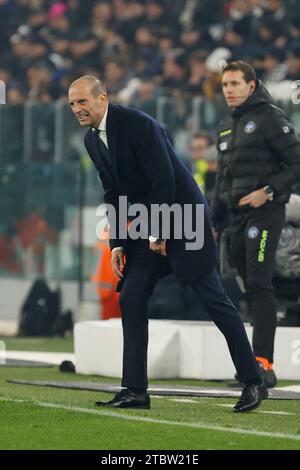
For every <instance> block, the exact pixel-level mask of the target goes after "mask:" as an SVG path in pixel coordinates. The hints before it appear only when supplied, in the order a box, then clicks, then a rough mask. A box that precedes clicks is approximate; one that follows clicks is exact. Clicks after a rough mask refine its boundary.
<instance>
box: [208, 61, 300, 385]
mask: <svg viewBox="0 0 300 470" xmlns="http://www.w3.org/2000/svg"><path fill="white" fill-rule="evenodd" d="M222 88H223V94H224V97H225V100H226V102H227V105H228V106H229V107H230V108H231V109H232V114H231V116H230V118H228V119H227V120H225V122H224V123H223V124H222V126H221V129H220V132H219V140H218V147H219V174H218V177H217V182H216V188H215V192H214V197H213V200H212V223H213V229H214V231H215V234H217V232H218V231H219V230H220V227H221V226H222V224H223V223H224V219H225V217H226V215H227V216H228V217H227V222H228V221H229V227H230V228H229V233H230V257H231V260H232V262H233V264H234V265H235V266H236V268H237V269H238V272H239V274H240V276H241V277H242V279H243V281H244V284H245V287H246V291H247V294H248V299H249V304H250V306H251V312H252V316H253V349H254V354H255V356H256V359H257V361H258V363H259V365H260V367H261V368H262V372H263V375H264V378H265V381H266V383H267V385H268V386H269V387H274V386H275V384H276V376H275V373H274V371H273V368H272V364H273V351H274V337H275V330H276V301H275V297H274V293H273V288H272V271H273V268H274V261H275V253H276V249H277V245H278V241H279V237H280V233H281V230H282V228H283V225H284V220H285V203H286V202H287V201H288V200H289V197H290V193H291V187H292V185H293V184H294V183H296V182H297V181H299V178H300V142H299V140H298V138H297V137H296V135H295V133H294V129H293V127H292V126H291V124H290V123H289V121H288V120H287V118H286V116H285V115H284V113H283V112H282V111H281V110H280V109H279V108H277V107H276V106H275V105H274V103H273V100H272V98H271V96H270V95H269V93H268V91H267V90H266V88H265V87H264V85H263V84H262V83H261V82H259V81H257V79H256V74H255V71H254V69H253V68H252V67H251V66H250V65H249V64H247V63H245V62H242V61H237V62H231V63H229V64H227V66H226V67H225V68H224V70H223V74H222Z"/></svg>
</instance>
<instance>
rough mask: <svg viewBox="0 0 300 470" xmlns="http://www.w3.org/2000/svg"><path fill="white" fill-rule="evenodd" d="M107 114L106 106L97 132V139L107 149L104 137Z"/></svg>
mask: <svg viewBox="0 0 300 470" xmlns="http://www.w3.org/2000/svg"><path fill="white" fill-rule="evenodd" d="M107 112H108V106H107V108H106V111H105V114H104V116H103V118H102V121H101V122H100V124H99V126H98V130H99V131H100V132H99V137H100V139H101V140H102V142H103V143H104V145H105V147H106V148H108V143H107V135H106V119H107Z"/></svg>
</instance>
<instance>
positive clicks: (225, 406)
mask: <svg viewBox="0 0 300 470" xmlns="http://www.w3.org/2000/svg"><path fill="white" fill-rule="evenodd" d="M216 406H222V407H223V408H232V405H228V404H225V403H222V404H220V403H219V404H218V403H217V404H216ZM257 413H262V414H265V415H282V416H296V415H297V414H298V413H289V412H288V411H263V410H257Z"/></svg>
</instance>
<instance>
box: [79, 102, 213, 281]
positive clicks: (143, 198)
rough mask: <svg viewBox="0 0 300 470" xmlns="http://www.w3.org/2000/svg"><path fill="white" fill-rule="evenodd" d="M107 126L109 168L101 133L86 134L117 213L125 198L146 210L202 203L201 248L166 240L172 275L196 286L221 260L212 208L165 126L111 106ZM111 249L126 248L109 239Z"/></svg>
mask: <svg viewBox="0 0 300 470" xmlns="http://www.w3.org/2000/svg"><path fill="white" fill-rule="evenodd" d="M106 125H107V129H106V131H107V140H108V147H109V156H110V161H111V163H110V162H108V161H107V159H106V158H104V155H103V154H102V152H101V145H100V144H99V137H98V134H97V133H96V132H94V130H93V129H89V130H88V132H87V133H86V135H85V145H86V148H87V151H88V153H89V155H90V157H91V159H92V161H93V163H94V165H95V167H96V169H97V170H98V172H99V177H100V179H101V181H102V184H103V187H104V202H105V203H109V204H112V205H113V206H114V207H115V208H116V209H117V208H118V202H119V201H118V198H119V196H121V195H123V196H127V198H128V202H129V203H131V204H133V203H143V204H146V205H147V206H148V207H150V204H163V203H166V204H168V205H172V204H173V203H179V204H180V205H181V206H182V205H183V204H191V205H192V206H193V207H194V206H195V205H196V204H204V206H205V218H204V246H203V248H202V249H200V250H186V245H185V244H186V242H187V241H188V240H186V239H185V238H183V239H181V240H175V239H172V238H171V239H170V240H168V241H167V255H168V261H169V263H170V265H171V267H172V270H173V271H174V273H175V274H176V275H177V277H178V278H179V279H180V280H181V281H183V282H188V283H189V282H193V281H194V280H196V279H197V278H199V277H200V276H203V275H205V274H206V273H207V272H209V271H211V270H212V269H213V268H214V267H216V265H217V262H218V259H217V249H216V246H215V242H214V239H213V236H212V231H211V225H210V214H209V208H208V206H207V203H206V201H205V198H204V197H203V195H202V193H201V191H200V189H199V187H198V185H197V184H196V182H195V180H194V178H193V176H192V175H191V174H190V173H189V171H188V170H187V169H186V167H185V166H184V165H183V164H182V162H181V161H180V160H179V159H178V157H177V156H176V154H175V151H174V149H173V148H172V146H171V144H170V141H169V139H168V138H167V135H166V133H165V131H164V129H163V128H162V126H161V125H160V124H159V122H157V121H156V120H155V119H153V118H152V117H150V116H148V115H147V114H145V113H143V112H141V111H138V110H136V109H132V108H128V107H125V106H120V105H113V104H111V103H110V104H109V107H108V114H107V123H106ZM194 228H195V227H194ZM199 229H200V227H199ZM110 245H111V249H112V248H114V247H116V246H124V240H118V239H116V240H111V241H110ZM157 256H160V255H157ZM162 258H163V257H162Z"/></svg>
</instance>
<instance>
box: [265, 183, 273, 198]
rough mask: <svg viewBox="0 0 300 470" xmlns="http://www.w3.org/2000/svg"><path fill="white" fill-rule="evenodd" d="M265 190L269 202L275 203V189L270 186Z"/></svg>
mask: <svg viewBox="0 0 300 470" xmlns="http://www.w3.org/2000/svg"><path fill="white" fill-rule="evenodd" d="M264 190H265V192H266V194H267V196H268V199H269V201H273V198H274V189H273V188H272V186H270V185H267V186H265V187H264Z"/></svg>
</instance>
